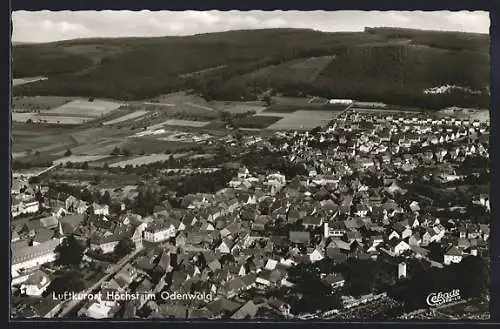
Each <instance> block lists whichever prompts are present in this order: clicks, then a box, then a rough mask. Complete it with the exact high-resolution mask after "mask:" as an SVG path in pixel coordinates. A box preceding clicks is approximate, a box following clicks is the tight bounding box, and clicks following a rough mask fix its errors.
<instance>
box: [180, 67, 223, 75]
mask: <svg viewBox="0 0 500 329" xmlns="http://www.w3.org/2000/svg"><path fill="white" fill-rule="evenodd" d="M225 67H227V65H219V66H215V67H210V68H208V69H204V70H199V71H195V72H189V73H184V74H180V75H179V77H180V78H190V77H193V76H200V75H204V74H206V73H209V72H212V71H216V70H220V69H223V68H225Z"/></svg>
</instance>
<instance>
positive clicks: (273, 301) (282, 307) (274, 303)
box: [267, 296, 292, 316]
mask: <svg viewBox="0 0 500 329" xmlns="http://www.w3.org/2000/svg"><path fill="white" fill-rule="evenodd" d="M267 303H268V304H269V306H271V307H273V308H274V309H276V310H278V311H280V312H281V314H282V315H284V316H288V315H290V310H291V308H292V307H291V306H290V304H287V303H285V302H284V301H282V300H280V299H278V298H276V297H274V296H272V297H270V298H269V299H268V300H267Z"/></svg>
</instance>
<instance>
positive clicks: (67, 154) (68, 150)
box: [64, 149, 72, 157]
mask: <svg viewBox="0 0 500 329" xmlns="http://www.w3.org/2000/svg"><path fill="white" fill-rule="evenodd" d="M71 154H72V153H71V150H70V149H67V150H66V152H64V156H65V157H69V156H71Z"/></svg>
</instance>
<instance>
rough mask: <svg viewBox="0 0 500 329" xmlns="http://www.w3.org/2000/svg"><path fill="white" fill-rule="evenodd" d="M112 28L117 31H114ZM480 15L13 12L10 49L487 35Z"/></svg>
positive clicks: (483, 15)
mask: <svg viewBox="0 0 500 329" xmlns="http://www.w3.org/2000/svg"><path fill="white" fill-rule="evenodd" d="M115 26H118V27H123V28H119V29H117V30H116V29H115ZM489 26H490V23H489V13H488V12H484V11H473V12H469V11H457V12H450V11H433V12H422V11H414V12H410V11H384V12H379V11H366V12H364V11H331V12H326V11H310V12H298V11H278V10H276V11H266V12H264V11H248V12H239V11H224V12H223V11H215V10H212V11H182V12H170V11H157V12H152V11H145V10H143V11H137V12H131V11H110V10H105V11H81V12H70V11H61V12H50V11H46V10H45V11H38V12H27V11H16V12H13V13H12V36H11V39H12V40H11V42H12V44H43V43H52V42H61V41H71V40H84V39H116V38H162V37H183V36H195V35H203V34H212V33H224V32H230V31H246V30H266V29H302V30H304V29H306V30H314V31H318V32H324V33H342V32H346V33H349V32H351V33H356V32H363V31H364V30H365V28H366V27H371V28H374V27H378V28H380V27H383V28H399V29H412V30H422V31H436V32H456V33H472V34H484V35H489Z"/></svg>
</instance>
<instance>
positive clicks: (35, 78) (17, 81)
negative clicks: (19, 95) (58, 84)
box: [12, 77, 47, 87]
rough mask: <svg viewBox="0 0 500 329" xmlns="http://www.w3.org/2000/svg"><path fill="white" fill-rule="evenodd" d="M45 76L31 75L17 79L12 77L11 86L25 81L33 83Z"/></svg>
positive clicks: (25, 82)
mask: <svg viewBox="0 0 500 329" xmlns="http://www.w3.org/2000/svg"><path fill="white" fill-rule="evenodd" d="M46 79H47V78H45V77H32V78H18V79H12V86H13V87H15V86H19V85H24V84H27V83H33V82H37V81H42V80H46Z"/></svg>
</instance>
